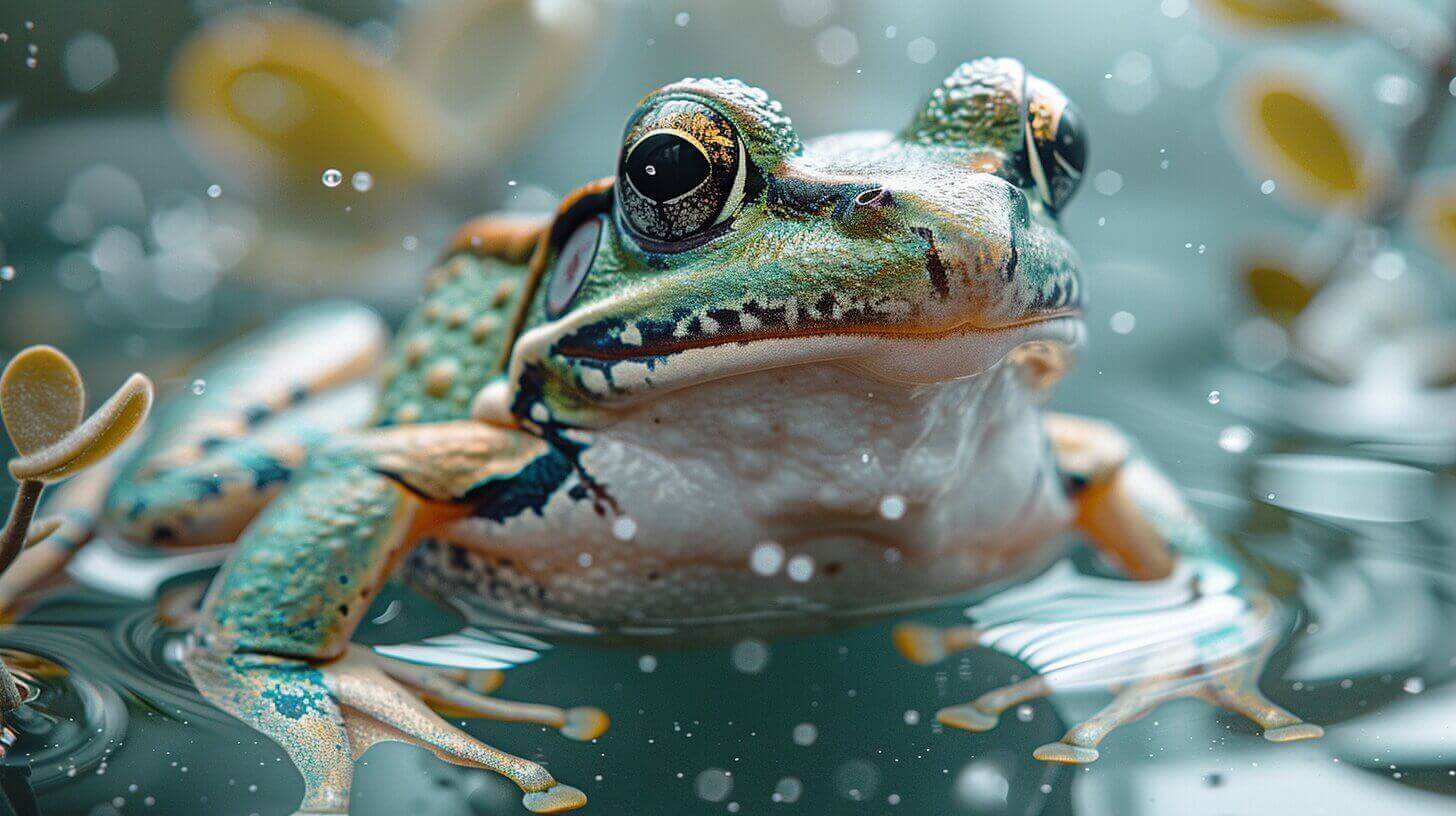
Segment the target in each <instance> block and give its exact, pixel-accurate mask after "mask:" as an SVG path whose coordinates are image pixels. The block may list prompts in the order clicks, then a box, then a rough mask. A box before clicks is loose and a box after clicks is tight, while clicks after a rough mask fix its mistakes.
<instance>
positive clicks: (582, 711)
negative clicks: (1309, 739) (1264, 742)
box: [561, 706, 1297, 742]
mask: <svg viewBox="0 0 1456 816" xmlns="http://www.w3.org/2000/svg"><path fill="white" fill-rule="evenodd" d="M565 713H566V721H565V722H564V723H562V725H561V734H562V736H565V737H566V738H568V739H574V740H579V741H581V742H590V741H591V740H594V739H596V738H597V737H600V736H601V735H602V734H604V733H605V732H606V730H607V726H609V725H611V724H612V720H611V718H610V717H608V716H607V712H605V711H603V710H601V709H600V708H593V707H592V706H577V707H576V708H568V709H567V710H566V712H565ZM1295 739H1297V738H1295Z"/></svg>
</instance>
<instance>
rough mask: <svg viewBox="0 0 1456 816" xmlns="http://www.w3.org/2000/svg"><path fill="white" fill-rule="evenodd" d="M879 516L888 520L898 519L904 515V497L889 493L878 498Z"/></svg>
mask: <svg viewBox="0 0 1456 816" xmlns="http://www.w3.org/2000/svg"><path fill="white" fill-rule="evenodd" d="M880 516H881V517H883V518H885V519H887V520H889V521H898V520H900V519H902V518H904V517H905V497H904V496H899V495H895V494H890V495H888V496H886V497H884V498H883V499H880Z"/></svg>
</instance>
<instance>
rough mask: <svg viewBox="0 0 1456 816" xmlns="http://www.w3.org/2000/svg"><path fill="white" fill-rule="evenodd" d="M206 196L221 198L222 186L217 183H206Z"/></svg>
mask: <svg viewBox="0 0 1456 816" xmlns="http://www.w3.org/2000/svg"><path fill="white" fill-rule="evenodd" d="M207 197H208V198H221V197H222V186H221V185H219V184H209V185H207Z"/></svg>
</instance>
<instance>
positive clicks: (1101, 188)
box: [1092, 170, 1122, 196]
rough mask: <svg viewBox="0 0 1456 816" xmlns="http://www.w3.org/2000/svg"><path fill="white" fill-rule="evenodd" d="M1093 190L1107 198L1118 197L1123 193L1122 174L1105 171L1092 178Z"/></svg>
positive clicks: (1114, 171)
mask: <svg viewBox="0 0 1456 816" xmlns="http://www.w3.org/2000/svg"><path fill="white" fill-rule="evenodd" d="M1092 189H1094V190H1096V191H1097V192H1099V193H1101V194H1102V195H1105V196H1110V195H1117V194H1118V193H1119V192H1121V191H1122V174H1121V173H1119V172H1117V171H1116V170H1103V171H1102V172H1101V173H1098V174H1097V175H1096V176H1094V177H1093V178H1092Z"/></svg>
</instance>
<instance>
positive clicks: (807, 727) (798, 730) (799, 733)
mask: <svg viewBox="0 0 1456 816" xmlns="http://www.w3.org/2000/svg"><path fill="white" fill-rule="evenodd" d="M818 739H819V729H818V728H815V727H814V724H813V723H799V724H798V725H796V726H794V744H795V745H798V746H800V747H803V748H808V747H809V746H810V745H813V744H814V743H815V742H816V741H817V740H818Z"/></svg>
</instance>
